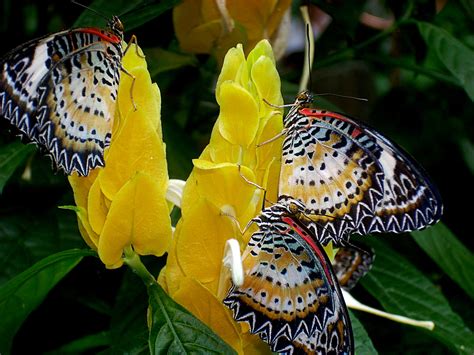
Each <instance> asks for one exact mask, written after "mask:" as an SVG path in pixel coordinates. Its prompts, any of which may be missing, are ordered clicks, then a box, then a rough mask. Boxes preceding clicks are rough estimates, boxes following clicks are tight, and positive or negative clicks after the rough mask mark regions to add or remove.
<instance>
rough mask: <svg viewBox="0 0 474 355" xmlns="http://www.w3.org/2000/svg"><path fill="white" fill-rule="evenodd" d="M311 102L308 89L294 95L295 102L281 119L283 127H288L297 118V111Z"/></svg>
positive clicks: (311, 98) (311, 96)
mask: <svg viewBox="0 0 474 355" xmlns="http://www.w3.org/2000/svg"><path fill="white" fill-rule="evenodd" d="M312 103H313V95H312V94H311V93H310V92H309V91H308V90H305V91H302V92H300V93H299V94H298V96H296V100H295V102H294V103H293V105H292V107H291V109H290V111H289V112H288V113H287V115H286V116H285V118H284V120H283V124H284V125H285V127H287V128H288V127H290V126H292V125H293V124H294V123H295V121H297V120H298V119H299V115H298V111H299V110H301V109H302V108H307V107H310V106H311V104H312Z"/></svg>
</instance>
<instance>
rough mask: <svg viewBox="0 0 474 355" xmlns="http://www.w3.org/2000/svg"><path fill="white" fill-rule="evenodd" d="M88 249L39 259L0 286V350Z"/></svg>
mask: <svg viewBox="0 0 474 355" xmlns="http://www.w3.org/2000/svg"><path fill="white" fill-rule="evenodd" d="M90 255H95V253H94V252H93V251H91V250H79V249H75V250H66V251H63V252H60V253H57V254H54V255H51V256H48V257H47V258H45V259H43V260H41V261H39V262H38V263H36V264H35V265H33V266H32V267H30V268H29V269H27V270H25V271H23V272H22V273H21V274H19V275H18V276H16V277H14V278H13V279H11V280H10V281H8V282H7V283H6V284H4V285H3V286H2V287H1V288H0V319H1V320H2V321H1V326H0V353H8V352H9V349H10V346H11V341H12V339H13V336H14V335H15V333H16V332H17V330H18V329H19V328H20V326H21V324H22V323H23V321H24V320H25V319H26V317H27V316H28V315H29V314H30V313H31V311H33V310H34V309H35V308H36V307H37V306H38V305H39V304H40V303H41V302H42V301H43V300H44V298H45V297H46V295H47V294H48V292H49V291H50V290H51V289H52V288H53V287H54V286H55V285H56V284H57V283H58V282H59V281H60V280H61V279H62V278H63V277H64V276H65V275H67V273H68V272H69V271H71V270H72V269H73V268H74V267H75V266H76V265H77V264H78V263H79V261H81V259H82V258H83V257H84V256H90Z"/></svg>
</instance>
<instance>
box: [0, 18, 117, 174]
mask: <svg viewBox="0 0 474 355" xmlns="http://www.w3.org/2000/svg"><path fill="white" fill-rule="evenodd" d="M122 40H123V25H122V23H121V22H120V20H119V18H118V17H116V16H114V17H112V19H111V20H110V21H109V22H108V24H107V28H106V29H105V30H102V29H98V28H78V29H72V30H67V31H62V32H58V33H54V34H51V35H48V36H45V37H42V38H39V39H36V40H33V41H30V42H27V43H25V44H22V45H20V46H19V47H17V48H15V49H13V50H12V51H10V52H9V53H8V54H6V55H5V56H4V57H3V58H2V59H0V66H1V68H0V70H1V74H0V75H1V77H0V116H3V117H4V118H5V119H6V120H8V121H9V122H10V123H11V124H12V125H13V126H15V127H16V128H17V129H18V131H19V134H20V136H22V138H24V139H26V140H28V141H31V142H34V143H36V144H37V145H38V146H39V147H40V149H41V150H42V151H44V152H45V153H46V154H47V155H49V156H50V157H51V158H52V161H53V165H54V166H55V167H57V168H60V169H62V170H64V171H65V172H66V173H67V174H72V173H73V172H77V173H78V174H79V175H83V176H86V175H88V174H89V171H90V170H91V169H94V168H96V167H99V166H104V149H105V148H106V147H107V146H109V144H110V140H111V130H112V125H113V118H114V112H115V102H116V100H117V92H118V85H119V80H120V70H121V67H122V66H121V60H122V57H123V50H122Z"/></svg>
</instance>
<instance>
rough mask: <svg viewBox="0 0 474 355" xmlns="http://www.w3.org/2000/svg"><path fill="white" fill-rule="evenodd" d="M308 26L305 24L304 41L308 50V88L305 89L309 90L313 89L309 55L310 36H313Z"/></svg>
mask: <svg viewBox="0 0 474 355" xmlns="http://www.w3.org/2000/svg"><path fill="white" fill-rule="evenodd" d="M309 26H310V24H309V23H307V24H306V41H307V43H308V47H309V50H308V53H307V56H308V63H309V68H308V70H309V86H308V87H307V89H309V90H311V88H312V87H313V73H312V70H311V69H312V68H311V67H312V62H311V55H310V53H311V40H310V36H311V35H312V34H313V33H312V32H313V31H311V32H310V27H309Z"/></svg>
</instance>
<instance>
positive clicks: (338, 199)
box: [279, 93, 442, 244]
mask: <svg viewBox="0 0 474 355" xmlns="http://www.w3.org/2000/svg"><path fill="white" fill-rule="evenodd" d="M310 101H311V97H310V95H309V94H307V93H302V94H300V95H299V96H298V99H297V101H296V103H295V108H293V109H292V110H291V111H290V112H289V114H288V115H287V116H286V117H285V120H284V122H285V127H286V129H287V134H286V137H285V141H284V144H283V155H282V168H281V173H280V185H279V195H280V197H279V200H280V202H285V201H287V200H288V199H295V200H296V201H298V202H299V204H297V206H300V207H298V208H296V209H298V211H299V212H298V218H299V219H300V220H301V221H303V222H304V223H305V224H306V225H307V226H308V228H310V229H311V230H312V231H313V232H314V234H315V236H316V238H317V239H318V240H319V241H320V242H321V243H323V244H326V243H327V242H328V241H329V240H331V241H333V242H335V243H336V244H344V242H345V241H347V239H348V238H349V235H350V234H353V233H355V234H367V233H370V232H395V233H400V232H408V231H412V230H416V229H422V228H424V227H425V226H427V225H429V224H433V223H436V222H437V221H438V220H439V218H440V217H441V213H442V203H441V198H440V196H439V193H438V192H437V191H436V188H435V187H434V186H433V185H432V183H431V182H430V180H429V178H428V177H427V175H426V173H425V172H424V170H423V168H422V167H421V166H419V164H417V163H416V162H415V161H414V160H413V159H412V158H411V157H410V156H409V155H408V154H407V153H405V152H404V151H403V150H402V149H401V148H400V147H398V146H397V145H396V144H395V143H393V142H391V141H389V140H388V139H387V138H385V137H384V136H382V135H381V134H380V133H378V132H377V131H375V130H374V129H372V128H370V127H368V126H366V125H364V124H362V123H360V122H357V121H355V120H354V119H350V118H348V117H346V116H344V115H341V114H338V113H334V112H329V111H323V110H318V109H311V108H308V105H309V102H310Z"/></svg>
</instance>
